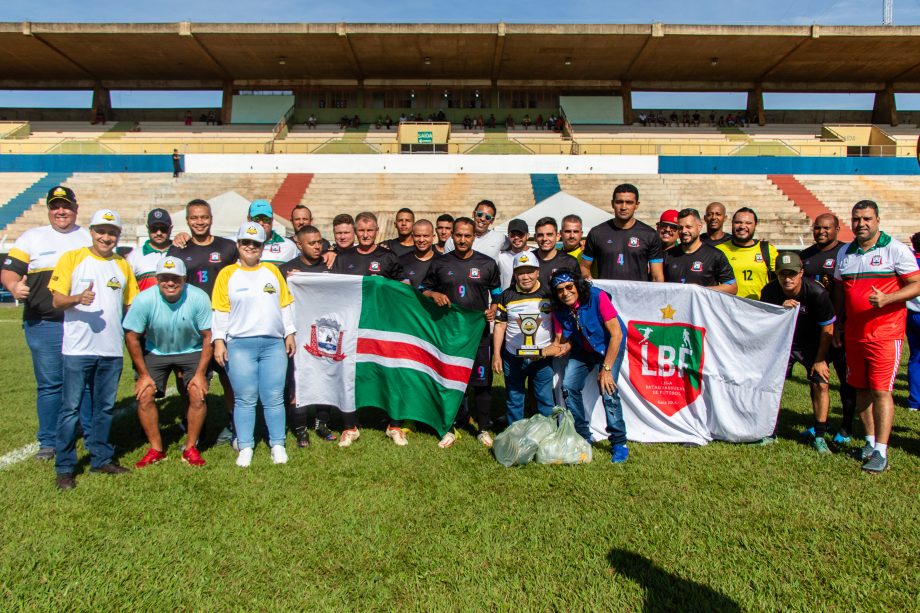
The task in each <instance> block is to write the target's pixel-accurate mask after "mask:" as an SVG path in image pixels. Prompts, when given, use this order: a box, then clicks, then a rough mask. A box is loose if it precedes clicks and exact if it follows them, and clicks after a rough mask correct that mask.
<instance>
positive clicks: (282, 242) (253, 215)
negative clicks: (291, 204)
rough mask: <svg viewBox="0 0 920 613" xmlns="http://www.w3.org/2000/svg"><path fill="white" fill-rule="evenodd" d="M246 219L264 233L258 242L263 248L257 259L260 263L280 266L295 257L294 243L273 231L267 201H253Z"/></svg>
mask: <svg viewBox="0 0 920 613" xmlns="http://www.w3.org/2000/svg"><path fill="white" fill-rule="evenodd" d="M246 219H247V221H254V222H256V223H257V224H259V225H260V226H262V230H263V232H264V233H265V238H264V239H262V240H261V241H259V242H260V243H262V247H263V251H262V257H261V258H259V259H260V261H261V262H263V263H266V264H274V265H275V266H280V265H281V264H284V263H285V262H289V261H291V260H293V259H294V258H296V257H297V254H298V253H299V251H298V250H297V245H295V244H294V241H292V240H291V239H289V238H285V237H283V236H281V235H280V234H278V233H277V232H275V231H274V229H273V225H274V219H275V217H274V213H273V212H272V205H271V204H269V202H268V200H253V201H252V203H251V204H250V205H249V214H248V215H247V217H246Z"/></svg>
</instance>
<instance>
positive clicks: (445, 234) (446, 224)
mask: <svg viewBox="0 0 920 613" xmlns="http://www.w3.org/2000/svg"><path fill="white" fill-rule="evenodd" d="M453 228H454V218H453V216H452V215H449V214H447V213H444V214H442V215H439V216H438V219H437V221H436V222H435V228H434V229H435V232H436V233H437V235H438V242H437V244H436V245H435V249H437V251H438V253H444V245H445V244H446V243H447V239H449V238H450V235H451V233H452V232H453Z"/></svg>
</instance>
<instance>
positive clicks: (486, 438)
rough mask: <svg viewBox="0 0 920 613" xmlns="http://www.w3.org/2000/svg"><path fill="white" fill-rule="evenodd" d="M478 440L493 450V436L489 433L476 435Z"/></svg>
mask: <svg viewBox="0 0 920 613" xmlns="http://www.w3.org/2000/svg"><path fill="white" fill-rule="evenodd" d="M476 440H477V441H479V442H480V443H482V444H483V445H485V446H486V447H488V448H489V449H492V435H491V434H489V433H488V432H480V433H479V434H477V435H476Z"/></svg>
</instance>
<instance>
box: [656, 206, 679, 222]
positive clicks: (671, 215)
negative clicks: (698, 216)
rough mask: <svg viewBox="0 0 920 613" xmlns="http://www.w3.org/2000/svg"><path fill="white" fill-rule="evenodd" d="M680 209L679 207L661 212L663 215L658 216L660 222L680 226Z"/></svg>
mask: <svg viewBox="0 0 920 613" xmlns="http://www.w3.org/2000/svg"><path fill="white" fill-rule="evenodd" d="M678 213H679V211H678V210H677V209H668V210H667V211H665V212H663V213H662V214H661V217H659V218H658V223H666V224H671V225H672V226H679V225H680V224H679V223H677V215H678Z"/></svg>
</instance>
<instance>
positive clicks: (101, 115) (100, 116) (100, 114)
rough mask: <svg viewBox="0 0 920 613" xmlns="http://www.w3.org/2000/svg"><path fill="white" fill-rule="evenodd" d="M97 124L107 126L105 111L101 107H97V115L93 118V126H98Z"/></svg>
mask: <svg viewBox="0 0 920 613" xmlns="http://www.w3.org/2000/svg"><path fill="white" fill-rule="evenodd" d="M97 123H101V124H102V125H105V109H103V108H102V107H101V106H100V107H96V114H95V115H94V116H93V121H92V124H93V125H96V124H97Z"/></svg>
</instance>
